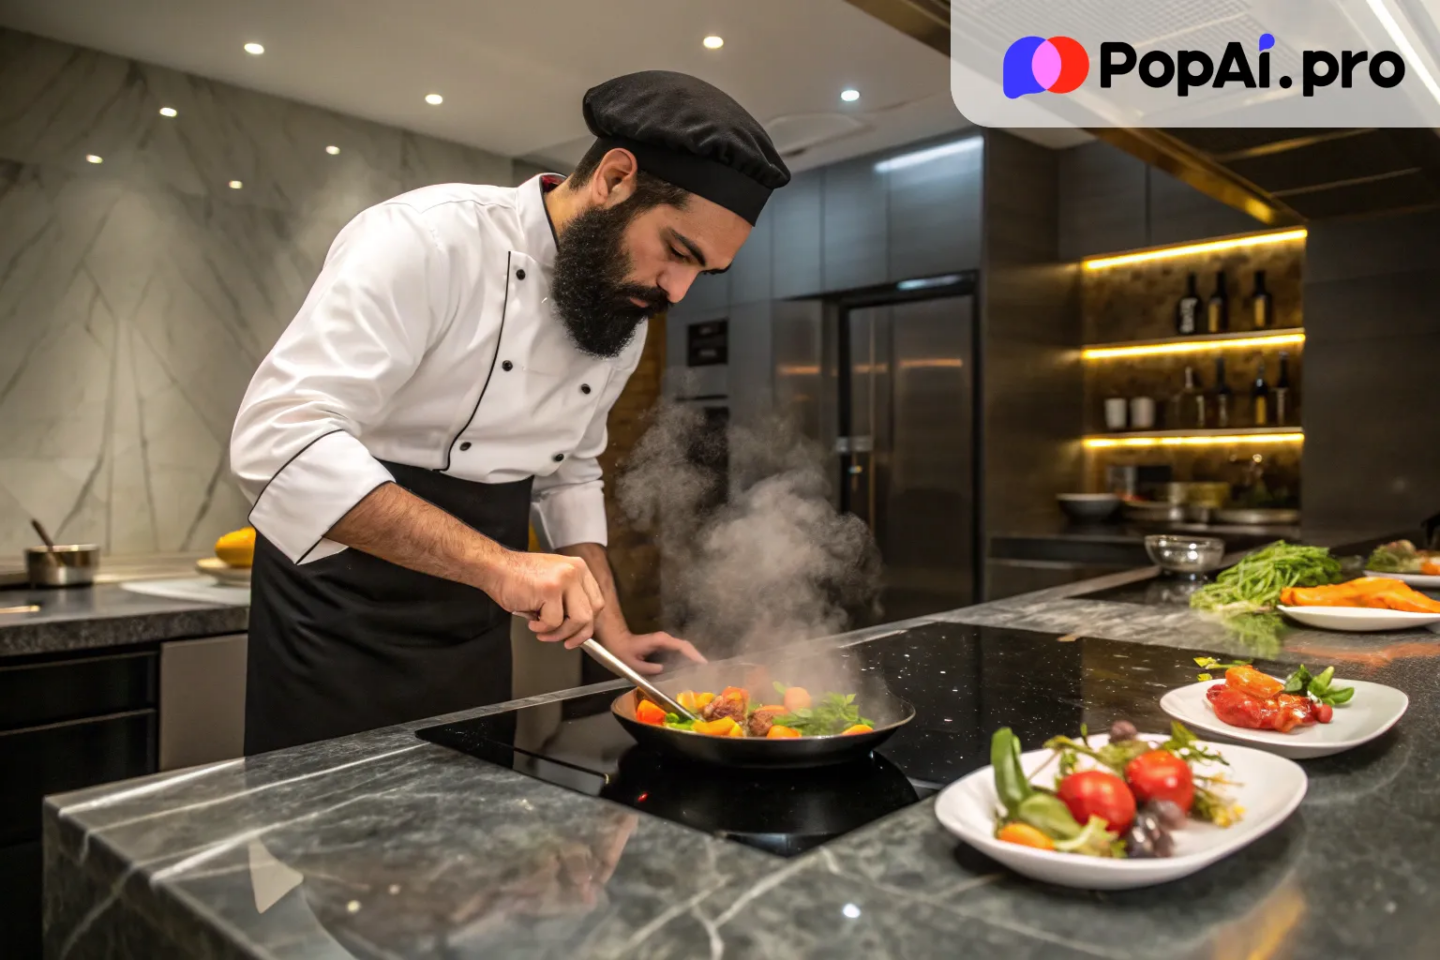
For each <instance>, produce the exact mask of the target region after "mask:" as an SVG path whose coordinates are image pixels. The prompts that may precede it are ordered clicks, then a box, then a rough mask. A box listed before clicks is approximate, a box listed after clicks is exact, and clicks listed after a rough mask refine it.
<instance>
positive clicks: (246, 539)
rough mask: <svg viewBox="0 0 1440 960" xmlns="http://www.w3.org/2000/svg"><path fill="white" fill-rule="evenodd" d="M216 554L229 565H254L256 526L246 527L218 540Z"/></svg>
mask: <svg viewBox="0 0 1440 960" xmlns="http://www.w3.org/2000/svg"><path fill="white" fill-rule="evenodd" d="M215 556H217V557H219V558H220V559H221V560H222V561H224V562H225V564H226V565H227V566H231V567H249V566H252V565H253V564H254V563H255V528H254V527H245V528H243V529H240V530H236V531H234V532H232V533H227V534H225V536H223V537H221V538H220V539H219V540H216V541H215Z"/></svg>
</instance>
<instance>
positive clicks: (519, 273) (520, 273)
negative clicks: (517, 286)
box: [515, 267, 525, 280]
mask: <svg viewBox="0 0 1440 960" xmlns="http://www.w3.org/2000/svg"><path fill="white" fill-rule="evenodd" d="M515 279H516V280H524V279H525V270H524V268H523V267H522V268H521V269H519V270H516V271H515Z"/></svg>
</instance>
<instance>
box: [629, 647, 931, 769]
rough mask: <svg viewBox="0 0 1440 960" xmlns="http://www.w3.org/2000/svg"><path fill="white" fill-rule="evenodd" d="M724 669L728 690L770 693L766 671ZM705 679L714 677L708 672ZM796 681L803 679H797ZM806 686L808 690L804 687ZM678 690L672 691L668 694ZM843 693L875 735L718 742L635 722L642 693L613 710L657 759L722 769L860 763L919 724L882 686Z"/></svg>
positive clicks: (860, 685)
mask: <svg viewBox="0 0 1440 960" xmlns="http://www.w3.org/2000/svg"><path fill="white" fill-rule="evenodd" d="M716 666H717V667H720V666H723V668H725V670H726V672H727V673H729V674H730V680H729V684H728V685H733V686H743V687H745V688H746V689H747V690H750V691H751V692H752V694H753V693H754V692H755V691H759V690H769V689H771V682H772V679H771V676H770V672H769V670H768V669H767V668H765V667H756V666H739V665H734V664H725V665H716ZM702 672H703V673H714V672H715V671H714V670H713V669H712V670H706V671H702ZM688 677H689V680H688V683H689V684H691V687H690V688H692V689H709V690H714V691H717V692H718V691H719V690H720V689H721V688H722V687H723V686H726V685H727V684H725V683H723V682H720V680H719V679H716V680H713V681H711V683H709V684H701V683H698V682H696V680H695V677H696V675H695V673H694V672H691V673H690V674H688ZM793 679H804V678H803V677H795V678H793ZM675 684H676V681H670V682H668V683H666V684H664V686H665V687H666V688H667V692H668V693H671V695H672V696H673V695H674V694H676V693H678V692H679V691H680V690H681V689H685V687H680V686H675ZM802 685H803V684H802ZM670 687H675V689H673V690H670V689H668V688H670ZM807 689H809V690H810V691H811V692H812V693H813V694H815V695H816V696H819V695H821V694H823V693H825V692H828V691H827V689H826V688H825V687H824V686H822V685H817V686H816V687H807ZM836 692H838V693H854V694H855V705H856V706H857V707H859V709H860V715H861V716H863V717H865V718H866V719H868V720H873V721H874V722H875V729H874V730H872V731H871V732H870V733H852V734H849V735H848V736H847V735H836V736H830V737H791V738H786V739H779V738H777V739H774V740H771V739H768V738H764V737H714V736H710V735H708V734H703V733H691V732H690V731H688V730H672V729H670V728H669V727H663V726H656V725H655V724H650V723H641V722H640V721H639V720H636V719H635V706H636V704H637V703H638V702H639V700H640V698H641V694H640V691H638V690H627V691H626V692H625V693H622V694H621V695H620V696H618V697H616V698H615V701H614V702H613V703H611V704H610V712H611V713H613V714H614V715H615V719H616V720H619V721H620V725H621V726H623V727H624V728H625V730H626V731H627V732H628V733H629V734H630V736H632V737H634V738H635V740H636V742H637V743H639V744H640V745H641V746H643V747H646V748H648V749H650V750H653V751H655V752H656V753H662V754H669V755H671V756H679V757H685V758H687V759H689V760H699V761H701V762H704V763H711V764H718V765H720V766H726V767H777V768H783V767H789V768H796V767H818V766H824V765H827V764H832V763H845V762H846V761H851V760H860V759H863V758H865V757H867V756H869V755H870V753H871V751H873V750H874V749H875V748H876V747H878V746H880V744H882V743H884V742H885V741H886V740H888V739H890V737H891V736H893V735H894V733H895V731H897V730H899V729H900V728H901V727H903V726H905V724H907V723H909V722H910V721H911V720H913V719H914V718H915V708H914V707H913V706H911V705H910V704H909V703H908V702H907V701H905V700H902V699H901V698H899V697H897V696H895V695H894V694H892V693H891V692H890V691H889V690H887V689H886V688H885V685H884V684H882V683H880V682H879V681H878V680H872V679H866V680H861V681H854V688H853V689H847V690H839V691H836Z"/></svg>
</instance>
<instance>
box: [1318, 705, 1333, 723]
mask: <svg viewBox="0 0 1440 960" xmlns="http://www.w3.org/2000/svg"><path fill="white" fill-rule="evenodd" d="M1334 717H1335V708H1334V707H1332V706H1330V704H1328V703H1317V704H1315V719H1316V720H1319V721H1320V722H1321V723H1329V722H1330V721H1331V720H1332V719H1334Z"/></svg>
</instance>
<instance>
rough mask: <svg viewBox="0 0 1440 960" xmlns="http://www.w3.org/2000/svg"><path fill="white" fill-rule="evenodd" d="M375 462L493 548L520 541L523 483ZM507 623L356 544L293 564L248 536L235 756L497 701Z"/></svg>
mask: <svg viewBox="0 0 1440 960" xmlns="http://www.w3.org/2000/svg"><path fill="white" fill-rule="evenodd" d="M385 466H386V468H388V469H389V470H390V473H391V475H392V476H394V478H395V482H396V483H398V484H399V485H400V486H402V487H404V488H405V489H406V490H409V491H410V492H411V493H413V494H415V495H416V496H418V497H421V498H422V499H424V500H428V501H429V502H430V503H433V504H434V505H435V506H437V507H439V508H440V509H442V510H445V511H446V512H448V513H450V514H451V515H452V516H454V517H456V518H457V519H459V520H460V521H461V522H463V523H466V524H468V525H469V526H471V527H473V528H475V529H476V530H478V531H480V532H481V533H483V534H485V535H486V536H487V537H490V538H491V539H492V540H495V541H496V542H497V543H500V544H501V545H503V546H505V547H509V548H510V549H512V550H524V549H526V548H527V547H528V545H529V529H530V528H529V512H530V484H531V480H530V479H526V480H519V481H516V482H514V483H498V484H493V483H474V482H471V481H468V480H460V479H457V478H455V477H451V476H446V475H445V474H442V473H436V472H435V471H433V470H425V469H422V468H420V467H411V466H406V465H404V464H397V463H386V464H385ZM510 621H511V615H510V614H508V613H506V612H505V611H504V610H502V609H501V608H500V606H499V605H498V604H496V603H495V601H493V600H491V599H490V597H489V596H487V595H486V594H485V593H483V592H482V591H480V590H477V589H475V588H474V587H468V586H465V585H464V584H460V583H454V582H452V581H449V580H442V579H440V578H439V577H432V576H429V575H428V574H424V573H417V572H415V571H413V570H407V569H405V568H404V567H400V566H397V565H395V564H393V563H390V562H388V561H386V560H381V559H379V558H378V557H374V556H371V555H370V554H367V553H362V552H361V551H359V550H355V549H348V550H344V551H342V552H340V553H338V554H335V555H334V556H330V557H325V558H324V559H321V560H316V561H314V562H313V563H305V564H295V563H291V562H290V559H289V558H288V557H286V556H285V555H284V554H283V553H281V552H280V551H279V549H278V548H276V546H275V545H274V544H272V543H271V542H270V541H268V540H266V539H265V538H264V537H263V536H257V537H256V538H255V565H254V568H253V570H252V572H251V603H250V643H249V663H248V667H247V669H246V688H245V753H246V754H247V755H251V754H256V753H263V752H265V751H267V750H279V749H281V748H283V747H292V746H296V745H297V744H302V743H310V742H312V741H315V740H325V739H329V738H331V737H340V736H344V735H346V734H351V733H358V732H360V731H362V730H373V729H375V728H376V727H384V726H389V725H391V724H395V723H405V722H407V721H411V720H420V719H423V718H425V717H433V716H437V715H439V714H442V713H450V712H453V711H456V710H465V709H469V708H471V707H478V706H483V705H485V704H489V703H499V702H502V701H505V700H509V699H510V691H511V679H510Z"/></svg>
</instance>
